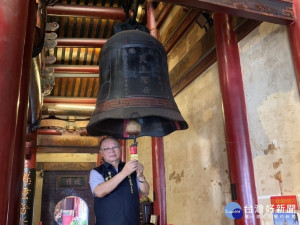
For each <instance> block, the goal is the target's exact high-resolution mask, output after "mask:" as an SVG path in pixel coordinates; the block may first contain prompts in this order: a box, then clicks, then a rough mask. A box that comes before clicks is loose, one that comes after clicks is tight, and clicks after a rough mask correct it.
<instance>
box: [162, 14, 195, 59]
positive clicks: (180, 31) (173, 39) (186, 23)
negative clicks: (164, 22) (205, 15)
mask: <svg viewBox="0 0 300 225" xmlns="http://www.w3.org/2000/svg"><path fill="white" fill-rule="evenodd" d="M199 14H200V10H195V9H190V10H189V11H188V12H187V14H186V15H185V17H184V19H183V20H182V21H181V22H180V24H178V26H177V27H176V30H175V31H174V32H173V33H172V35H171V36H170V38H169V39H168V40H166V42H165V43H164V48H165V50H166V52H167V53H169V52H170V51H171V50H172V48H173V47H174V45H175V44H176V43H177V41H178V40H179V39H180V38H181V37H182V36H183V35H184V33H185V32H186V31H187V30H188V29H189V28H190V26H191V24H192V23H193V22H194V21H195V20H196V18H197V17H198V15H199Z"/></svg>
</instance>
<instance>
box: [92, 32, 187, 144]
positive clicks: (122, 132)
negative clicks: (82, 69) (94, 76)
mask: <svg viewBox="0 0 300 225" xmlns="http://www.w3.org/2000/svg"><path fill="white" fill-rule="evenodd" d="M131 120H135V121H136V122H137V123H138V124H139V125H140V128H138V130H139V131H138V132H136V133H134V132H133V133H130V132H126V125H127V124H128V121H131ZM187 128H188V124H187V123H186V122H185V120H184V119H183V117H182V116H181V114H180V112H179V110H178V107H177V105H176V103H175V101H174V97H173V94H172V90H171V87H170V82H169V74H168V65H167V54H166V52H165V49H164V47H163V46H162V44H161V43H160V42H159V41H158V40H156V39H155V38H154V37H152V36H151V35H150V34H148V33H146V32H143V31H139V30H125V31H121V32H119V33H117V34H115V35H113V36H112V37H111V38H110V39H109V40H108V41H107V42H106V44H105V45H104V46H103V47H102V49H101V53H100V85H99V92H98V97H97V103H96V108H95V110H94V112H93V114H92V116H91V119H90V121H89V123H88V125H87V132H88V133H89V134H90V135H92V136H102V135H111V136H114V137H116V138H119V139H127V138H132V137H131V136H132V135H134V136H135V137H139V136H152V137H162V136H165V135H168V134H170V133H172V132H173V131H176V130H183V129H187Z"/></svg>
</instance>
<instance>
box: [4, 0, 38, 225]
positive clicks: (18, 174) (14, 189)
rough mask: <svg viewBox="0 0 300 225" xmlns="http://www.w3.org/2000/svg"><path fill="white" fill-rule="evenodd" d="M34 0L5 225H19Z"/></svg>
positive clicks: (30, 17)
mask: <svg viewBox="0 0 300 225" xmlns="http://www.w3.org/2000/svg"><path fill="white" fill-rule="evenodd" d="M35 6H36V3H35V0H30V1H29V7H28V8H29V11H28V15H29V16H28V21H27V30H26V39H25V48H24V56H23V68H22V78H21V89H20V96H19V112H18V121H17V130H16V139H15V147H14V157H13V169H12V176H11V193H10V200H9V202H10V203H9V214H8V219H7V225H14V224H19V217H20V210H19V209H20V202H21V194H22V183H23V171H24V160H25V154H24V152H25V141H26V124H27V114H28V113H27V112H28V95H29V94H28V93H29V80H30V67H31V55H32V46H33V31H34V26H35Z"/></svg>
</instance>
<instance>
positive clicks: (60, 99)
mask: <svg viewBox="0 0 300 225" xmlns="http://www.w3.org/2000/svg"><path fill="white" fill-rule="evenodd" d="M96 102H97V99H96V98H64V97H45V98H44V100H43V103H63V104H96Z"/></svg>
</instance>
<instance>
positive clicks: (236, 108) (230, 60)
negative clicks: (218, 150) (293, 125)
mask: <svg viewBox="0 0 300 225" xmlns="http://www.w3.org/2000/svg"><path fill="white" fill-rule="evenodd" d="M214 28H215V38H216V50H217V62H218V68H219V77H220V86H221V92H222V99H223V107H224V120H225V132H226V143H227V153H228V165H229V171H230V182H231V185H232V193H233V195H232V197H233V201H235V202H237V203H239V204H240V205H241V207H242V209H244V207H245V206H246V205H247V206H252V207H253V209H254V206H255V205H257V194H256V187H255V180H254V170H253V163H252V155H251V146H250V138H249V130H248V123H247V112H246V103H245V96H244V87H243V80H242V72H241V66H240V57H239V51H238V45H237V42H236V39H235V33H234V31H233V27H232V17H231V16H229V15H226V14H223V13H216V14H214ZM247 215H248V218H246V217H245V215H244V216H243V217H242V218H241V219H238V220H235V224H238V225H258V224H260V220H259V219H257V218H256V215H255V213H254V210H253V213H248V212H247Z"/></svg>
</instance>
